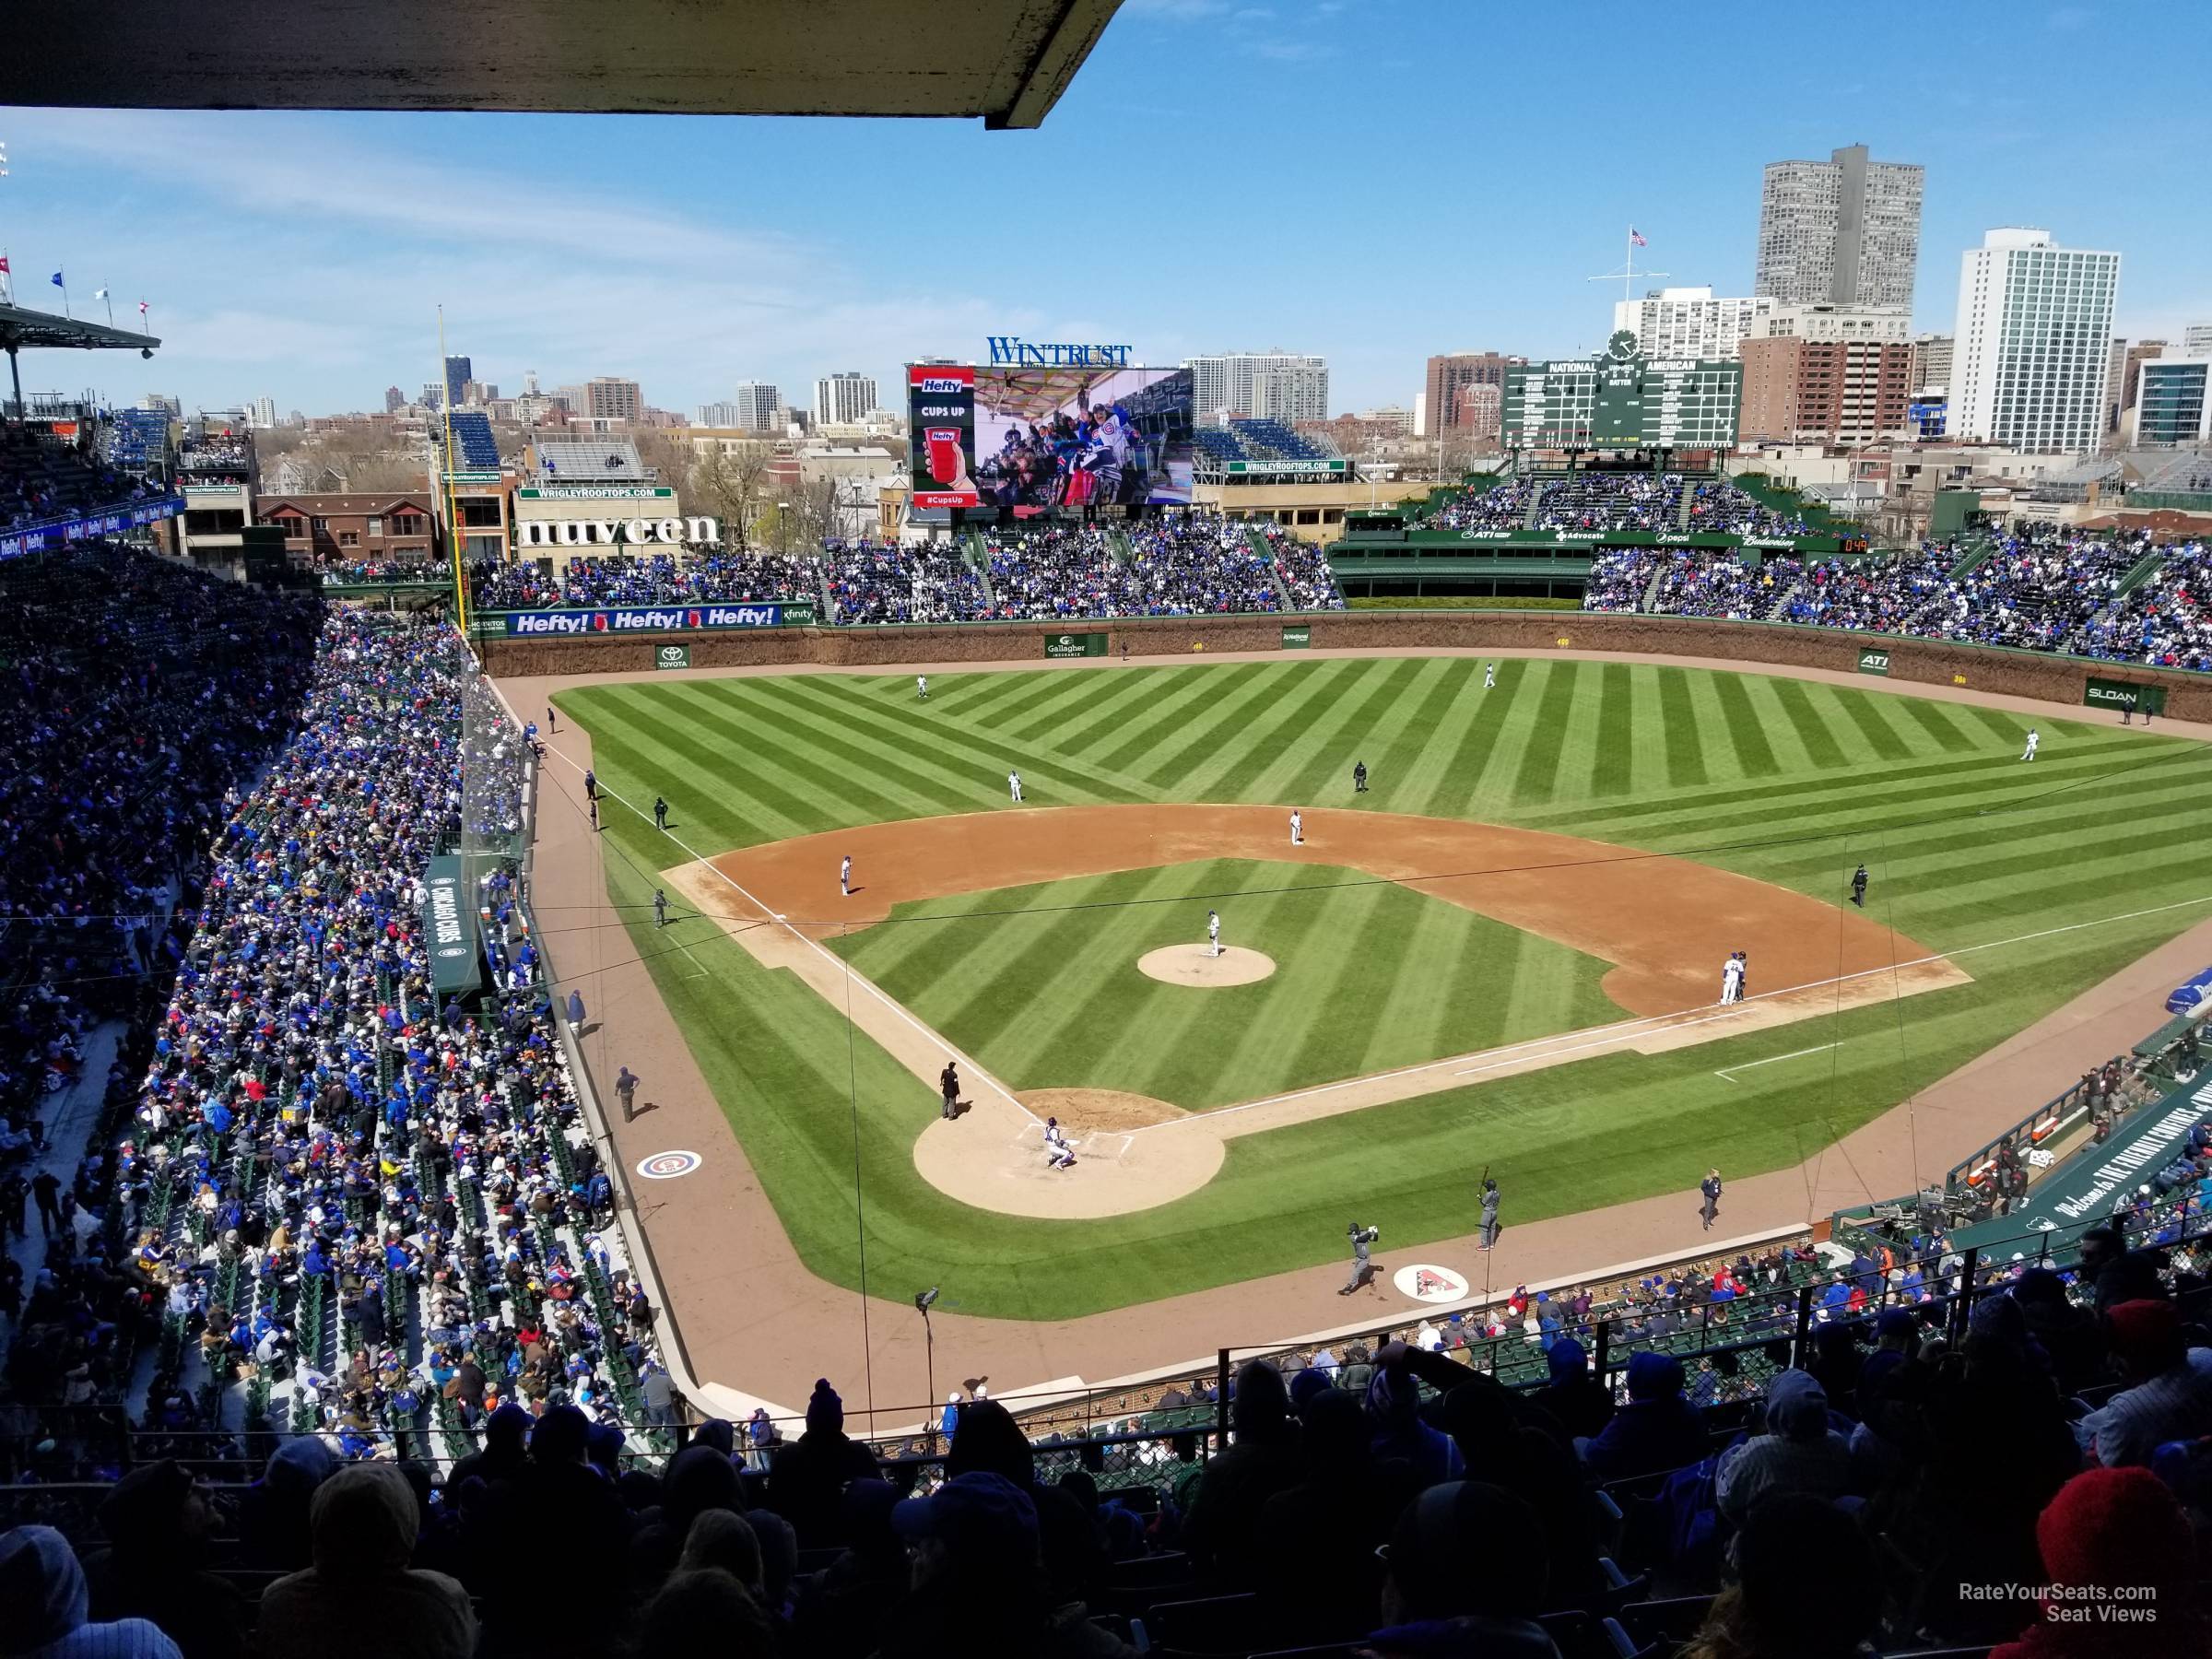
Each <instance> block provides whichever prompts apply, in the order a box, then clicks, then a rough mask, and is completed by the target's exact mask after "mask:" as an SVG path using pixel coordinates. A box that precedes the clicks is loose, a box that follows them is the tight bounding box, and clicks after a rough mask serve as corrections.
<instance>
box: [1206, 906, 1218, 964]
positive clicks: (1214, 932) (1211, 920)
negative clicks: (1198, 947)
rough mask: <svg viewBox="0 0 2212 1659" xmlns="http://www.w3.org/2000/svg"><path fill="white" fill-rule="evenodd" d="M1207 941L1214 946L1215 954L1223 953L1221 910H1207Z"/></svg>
mask: <svg viewBox="0 0 2212 1659" xmlns="http://www.w3.org/2000/svg"><path fill="white" fill-rule="evenodd" d="M1206 943H1207V944H1209V945H1211V946H1212V947H1214V949H1213V954H1214V955H1216V956H1219V955H1220V954H1221V912H1219V911H1210V910H1209V911H1207V912H1206Z"/></svg>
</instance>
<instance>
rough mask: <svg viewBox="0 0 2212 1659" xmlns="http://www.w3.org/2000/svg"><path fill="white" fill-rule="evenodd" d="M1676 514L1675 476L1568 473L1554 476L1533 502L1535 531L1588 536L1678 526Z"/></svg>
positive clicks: (1678, 501) (1678, 486)
mask: <svg viewBox="0 0 2212 1659" xmlns="http://www.w3.org/2000/svg"><path fill="white" fill-rule="evenodd" d="M1681 512H1682V475H1681V474H1680V473H1651V472H1627V473H1595V472H1578V473H1571V474H1570V475H1568V476H1567V477H1564V478H1554V479H1553V480H1551V481H1550V482H1549V483H1548V484H1547V485H1546V486H1545V488H1544V499H1543V500H1541V501H1539V502H1538V503H1537V504H1536V522H1535V526H1534V527H1535V529H1538V530H1564V531H1567V532H1568V533H1569V534H1571V535H1594V534H1595V533H1597V532H1599V531H1604V530H1649V531H1653V532H1659V533H1665V532H1671V531H1674V530H1676V529H1677V528H1678V527H1679V526H1678V524H1677V520H1678V519H1679V518H1680V516H1681Z"/></svg>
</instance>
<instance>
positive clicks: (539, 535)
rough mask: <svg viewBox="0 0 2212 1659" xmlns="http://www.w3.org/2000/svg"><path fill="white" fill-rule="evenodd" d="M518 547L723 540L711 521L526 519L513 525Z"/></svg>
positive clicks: (676, 544) (681, 544)
mask: <svg viewBox="0 0 2212 1659" xmlns="http://www.w3.org/2000/svg"><path fill="white" fill-rule="evenodd" d="M514 539H515V546H517V547H616V546H628V547H637V546H639V545H640V544H641V543H644V542H660V543H663V544H665V545H666V546H669V547H685V546H687V545H693V544H697V543H700V542H719V541H720V540H722V525H721V524H718V523H716V522H715V521H714V520H713V519H711V518H662V519H648V518H633V519H611V518H607V519H523V520H521V521H519V522H518V523H517V524H515V526H514Z"/></svg>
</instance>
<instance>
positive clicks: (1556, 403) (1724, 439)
mask: <svg viewBox="0 0 2212 1659" xmlns="http://www.w3.org/2000/svg"><path fill="white" fill-rule="evenodd" d="M1743 400H1744V366H1743V364H1741V363H1740V362H1737V361H1735V359H1721V360H1718V361H1704V360H1691V359H1662V360H1658V361H1653V360H1652V359H1647V358H1644V357H1642V356H1640V355H1639V354H1638V352H1637V348H1636V336H1635V335H1633V334H1630V332H1628V331H1627V330H1626V329H1623V330H1622V331H1621V332H1620V333H1618V334H1617V335H1614V336H1613V337H1612V339H1611V340H1610V341H1608V342H1607V343H1606V348H1605V350H1603V351H1601V352H1599V353H1598V354H1597V356H1595V357H1594V358H1570V359H1565V360H1564V361H1559V362H1549V363H1530V364H1528V365H1527V366H1525V367H1524V368H1514V369H1509V370H1507V371H1506V376H1505V399H1504V409H1503V418H1502V420H1501V422H1500V427H1501V434H1500V435H1501V437H1502V439H1503V441H1504V443H1505V446H1506V447H1507V448H1508V449H1515V450H1522V449H1566V450H1617V449H1669V450H1686V449H1730V448H1733V447H1734V446H1735V426H1736V417H1737V414H1738V412H1739V411H1740V410H1741V408H1742V406H1743Z"/></svg>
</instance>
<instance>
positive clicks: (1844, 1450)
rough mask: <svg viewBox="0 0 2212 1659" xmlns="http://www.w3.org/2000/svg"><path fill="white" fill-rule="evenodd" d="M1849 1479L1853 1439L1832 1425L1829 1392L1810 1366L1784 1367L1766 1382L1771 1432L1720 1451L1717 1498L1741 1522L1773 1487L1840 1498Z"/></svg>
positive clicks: (1723, 1510)
mask: <svg viewBox="0 0 2212 1659" xmlns="http://www.w3.org/2000/svg"><path fill="white" fill-rule="evenodd" d="M1850 1484H1851V1446H1850V1442H1848V1441H1845V1440H1844V1438H1843V1437H1842V1436H1841V1434H1838V1433H1837V1432H1836V1431H1835V1430H1832V1429H1830V1427H1829V1426H1828V1393H1827V1391H1826V1390H1825V1389H1823V1388H1822V1387H1821V1386H1820V1382H1819V1380H1818V1378H1816V1377H1814V1376H1813V1375H1812V1374H1811V1373H1810V1372H1809V1371H1783V1372H1782V1373H1780V1374H1779V1375H1778V1376H1776V1377H1775V1379H1774V1381H1773V1382H1770V1383H1769V1384H1768V1385H1767V1431H1766V1432H1765V1433H1764V1434H1755V1435H1753V1436H1752V1437H1751V1438H1750V1439H1749V1440H1747V1441H1742V1442H1740V1443H1739V1444H1737V1445H1734V1446H1731V1447H1729V1448H1728V1450H1727V1451H1726V1452H1724V1453H1722V1454H1721V1462H1720V1467H1719V1470H1718V1472H1717V1474H1716V1476H1715V1478H1714V1485H1713V1497H1714V1500H1715V1501H1716V1502H1717V1503H1718V1505H1719V1507H1720V1512H1721V1513H1722V1514H1723V1515H1724V1516H1726V1517H1727V1518H1728V1520H1730V1521H1731V1522H1733V1523H1734V1524H1735V1525H1737V1526H1741V1525H1743V1524H1744V1522H1745V1520H1746V1519H1747V1517H1748V1516H1749V1514H1750V1512H1751V1509H1752V1506H1753V1505H1755V1504H1757V1503H1758V1502H1759V1500H1760V1499H1762V1498H1764V1497H1767V1496H1768V1495H1770V1494H1771V1493H1775V1492H1806V1493H1810V1494H1811V1495H1812V1496H1813V1497H1816V1498H1837V1497H1841V1495H1842V1494H1843V1493H1844V1492H1845V1491H1846V1490H1848V1489H1849V1488H1850Z"/></svg>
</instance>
